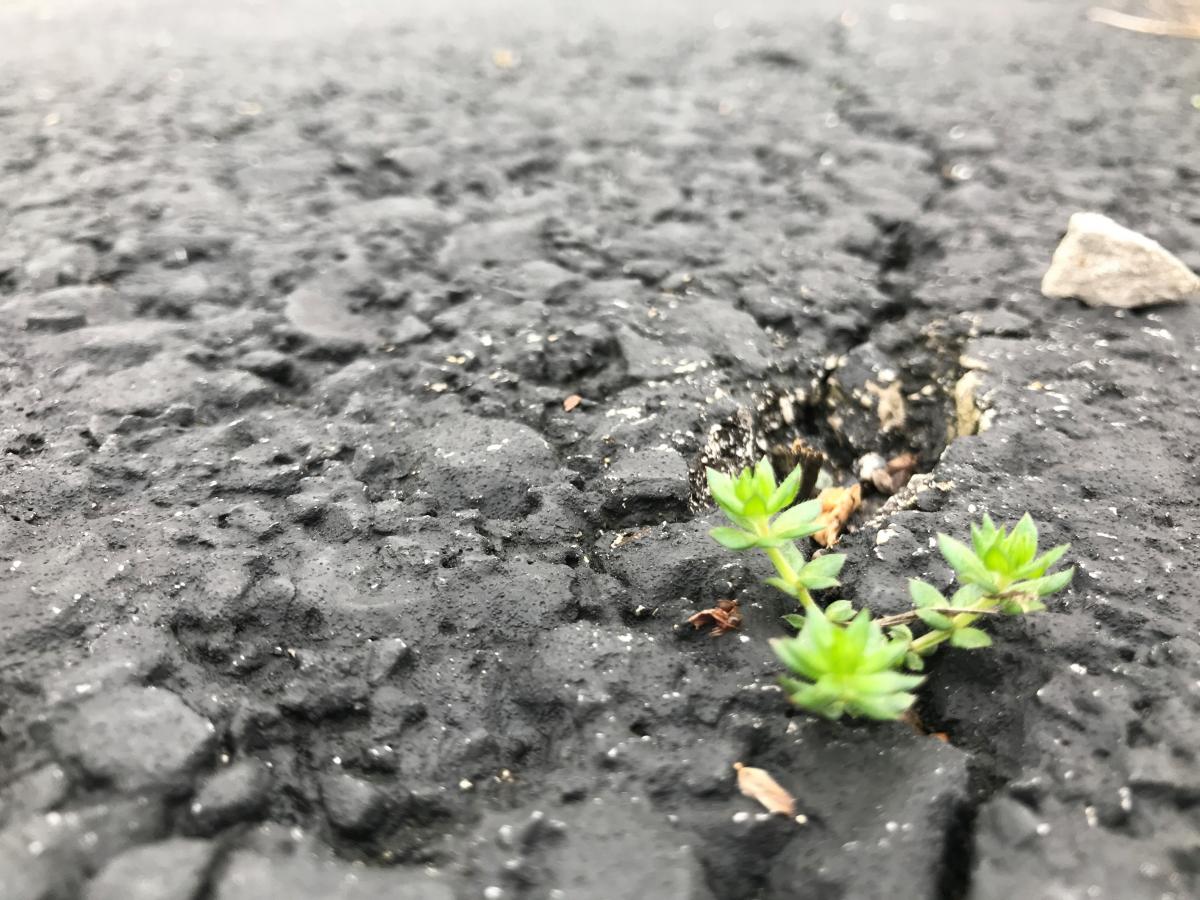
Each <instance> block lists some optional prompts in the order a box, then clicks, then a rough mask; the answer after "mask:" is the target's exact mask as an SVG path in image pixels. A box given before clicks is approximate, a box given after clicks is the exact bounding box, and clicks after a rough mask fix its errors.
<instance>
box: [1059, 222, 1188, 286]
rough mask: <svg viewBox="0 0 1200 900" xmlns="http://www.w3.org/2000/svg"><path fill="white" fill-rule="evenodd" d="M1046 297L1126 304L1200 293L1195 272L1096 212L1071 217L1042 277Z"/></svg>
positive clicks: (1166, 252)
mask: <svg viewBox="0 0 1200 900" xmlns="http://www.w3.org/2000/svg"><path fill="white" fill-rule="evenodd" d="M1042 293H1043V294H1045V295H1046V296H1047V297H1057V298H1067V297H1074V298H1076V299H1079V300H1082V301H1083V302H1084V303H1086V304H1088V305H1089V306H1115V307H1119V308H1121V309H1132V308H1136V307H1139V306H1147V305H1149V304H1152V303H1163V302H1168V301H1175V300H1188V299H1194V298H1196V297H1198V296H1200V277H1197V276H1196V274H1195V273H1194V272H1192V270H1191V269H1189V268H1188V267H1187V266H1186V265H1184V264H1183V262H1182V261H1180V260H1179V258H1178V257H1176V256H1175V255H1174V254H1172V253H1170V252H1169V251H1168V250H1166V249H1164V248H1163V247H1162V246H1161V245H1160V244H1159V243H1158V242H1156V241H1152V240H1151V239H1150V238H1148V237H1146V236H1145V235H1143V234H1139V233H1138V232H1136V231H1131V230H1130V229H1128V228H1125V227H1123V226H1121V225H1118V224H1117V223H1116V222H1114V221H1113V220H1112V219H1110V218H1108V217H1107V216H1102V215H1100V214H1099V213H1088V212H1080V213H1075V214H1074V215H1073V216H1071V220H1070V222H1069V224H1068V225H1067V234H1066V236H1065V237H1064V238H1063V239H1062V243H1060V244H1059V245H1058V249H1057V250H1055V251H1054V259H1053V260H1052V261H1051V263H1050V268H1049V270H1048V271H1047V272H1046V274H1045V276H1044V277H1043V278H1042Z"/></svg>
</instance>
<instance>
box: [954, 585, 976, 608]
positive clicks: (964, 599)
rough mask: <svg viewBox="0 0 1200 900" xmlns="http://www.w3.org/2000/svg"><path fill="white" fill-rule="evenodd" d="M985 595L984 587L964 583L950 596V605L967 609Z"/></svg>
mask: <svg viewBox="0 0 1200 900" xmlns="http://www.w3.org/2000/svg"><path fill="white" fill-rule="evenodd" d="M983 595H984V591H983V588H981V587H980V586H979V585H977V584H964V585H963V586H962V587H960V588H959V589H958V590H957V591H955V592H954V596H953V597H951V598H950V605H951V606H952V607H953V608H954V609H967V608H968V607H971V606H974V605H975V604H976V603H978V602H979V599H980V598H981V597H983Z"/></svg>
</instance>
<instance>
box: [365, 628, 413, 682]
mask: <svg viewBox="0 0 1200 900" xmlns="http://www.w3.org/2000/svg"><path fill="white" fill-rule="evenodd" d="M411 652H412V651H411V650H409V647H408V644H406V643H405V642H404V641H402V640H401V639H400V638H387V639H386V640H382V641H372V642H371V656H370V660H369V661H368V663H367V683H368V684H371V685H376V684H379V683H380V682H382V681H384V680H385V679H387V677H388V676H389V675H391V674H392V673H393V672H395V671H396V669H397V668H398V667H399V665H400V664H401V663H402V662H404V660H406V659H408V657H409V655H410V654H411Z"/></svg>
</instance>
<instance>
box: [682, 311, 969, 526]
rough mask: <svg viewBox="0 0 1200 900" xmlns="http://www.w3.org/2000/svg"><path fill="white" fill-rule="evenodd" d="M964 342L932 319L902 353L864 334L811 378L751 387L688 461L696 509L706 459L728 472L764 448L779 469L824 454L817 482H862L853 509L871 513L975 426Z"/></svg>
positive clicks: (704, 494)
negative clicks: (858, 504)
mask: <svg viewBox="0 0 1200 900" xmlns="http://www.w3.org/2000/svg"><path fill="white" fill-rule="evenodd" d="M961 346H962V342H961V338H959V337H958V336H952V335H947V334H945V333H943V332H942V331H941V330H940V329H939V328H938V327H937V326H936V325H934V326H930V327H929V328H927V329H926V330H925V331H924V332H923V334H922V336H921V339H920V342H919V346H918V348H916V349H914V350H913V351H911V352H909V353H907V354H904V356H903V360H902V361H901V360H898V359H897V356H899V354H896V353H887V352H884V351H883V350H881V349H879V348H878V347H877V346H876V345H875V344H873V343H871V342H866V343H863V344H859V345H858V346H856V347H854V348H852V349H851V350H849V351H848V352H847V353H845V354H844V355H841V356H835V357H830V358H829V359H827V360H826V361H825V363H824V365H823V369H822V371H821V373H820V374H819V376H817V377H815V378H813V380H812V381H811V382H810V383H809V384H807V385H804V386H800V387H790V388H788V387H779V386H770V387H767V388H765V389H764V390H762V391H761V392H759V393H757V394H755V395H753V397H752V401H751V404H750V405H749V406H747V407H743V408H742V409H740V410H739V411H738V412H737V413H736V414H735V415H733V416H732V417H730V418H728V419H726V420H724V421H722V422H719V423H717V424H715V425H713V426H712V427H711V428H710V429H709V431H708V434H707V436H706V439H705V442H704V444H703V445H702V447H701V449H700V452H699V454H698V455H697V457H696V459H695V461H694V463H693V465H692V468H691V473H690V474H691V503H692V507H693V509H694V510H697V511H698V510H700V509H704V508H707V507H709V506H710V505H711V503H712V501H711V498H710V497H709V495H708V488H707V485H706V484H705V479H704V469H705V467H708V466H711V467H713V468H716V469H720V470H722V471H725V472H730V473H732V472H735V471H737V470H740V469H741V468H743V467H744V466H748V465H752V464H754V463H755V462H756V461H757V460H759V459H761V458H762V456H763V455H764V454H765V455H767V456H769V457H770V458H771V460H772V462H773V463H774V466H775V470H776V474H777V475H778V476H779V477H780V478H782V477H784V476H786V475H787V474H788V473H789V472H790V471H791V470H792V469H793V468H794V467H795V466H796V465H798V464H800V463H802V462H804V461H805V460H806V459H811V458H812V456H813V455H815V454H819V455H820V457H821V459H820V477H819V480H818V481H817V482H816V484H814V488H816V489H819V488H822V487H828V486H849V485H851V484H854V483H856V482H857V483H861V484H862V500H863V506H862V510H861V512H860V513H859V514H858V516H856V517H855V518H856V520H858V521H864V520H866V519H868V518H870V517H871V515H872V514H873V513H874V512H875V511H876V510H877V509H878V508H879V507H880V506H882V505H883V503H884V502H885V501H886V500H887V498H888V497H889V496H891V495H892V494H894V493H895V492H896V491H898V490H899V489H901V488H902V487H903V486H904V485H905V483H907V481H908V480H909V478H911V476H912V475H915V474H919V473H924V472H928V471H930V470H931V469H932V468H933V466H934V465H935V464H936V463H937V461H938V459H939V457H940V456H941V454H942V451H943V450H945V448H946V446H947V444H949V443H950V441H952V440H954V439H955V438H956V437H959V436H960V435H962V434H971V433H974V431H975V430H976V429H977V428H978V424H979V410H978V409H977V407H976V403H977V399H976V398H975V395H974V394H975V390H976V388H977V384H978V378H977V375H976V374H975V373H974V372H971V371H970V370H969V369H968V367H967V366H966V365H964V361H963V360H961V359H960V357H959V350H960V348H961Z"/></svg>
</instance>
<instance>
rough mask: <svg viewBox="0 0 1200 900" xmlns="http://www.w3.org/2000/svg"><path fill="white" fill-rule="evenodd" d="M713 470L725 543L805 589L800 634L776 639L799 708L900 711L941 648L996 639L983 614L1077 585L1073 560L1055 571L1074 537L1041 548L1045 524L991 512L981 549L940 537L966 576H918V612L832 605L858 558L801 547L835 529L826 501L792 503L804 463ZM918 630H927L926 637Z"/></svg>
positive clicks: (832, 713) (793, 619) (777, 579)
mask: <svg viewBox="0 0 1200 900" xmlns="http://www.w3.org/2000/svg"><path fill="white" fill-rule="evenodd" d="M706 474H707V476H708V487H709V491H710V492H711V493H712V496H713V499H714V500H716V502H717V505H718V506H719V507H720V508H721V510H722V512H724V513H725V515H726V516H727V517H728V518H729V520H730V522H731V523H732V524H733V526H734V527H732V528H714V529H713V530H712V531H711V532H710V533H711V534H712V537H713V539H714V540H716V541H717V542H718V543H719V544H721V545H722V546H724V547H728V548H729V549H731V550H748V549H750V548H753V547H757V548H759V549H761V550H762V551H763V552H764V553H765V554H766V556H767V558H768V559H770V560H771V563H772V564H773V565H774V566H775V571H776V575H775V576H774V577H772V578H768V579H767V583H768V584H771V585H773V586H775V587H777V588H779V589H780V590H782V591H783V592H784V593H786V594H788V595H790V596H792V597H795V598H796V599H797V600H799V601H800V604H801V606H802V608H803V610H804V614H803V615H788V616H785V617H784V618H785V619H786V620H787V622H788V623H789V624H790V625H792V626H793V627H795V628H797V629H799V634H797V635H796V636H795V637H791V638H777V639H775V640H773V641H772V642H771V646H772V649H773V650H774V651H775V655H776V656H778V657H779V659H780V660H781V661H782V662H783V663H784V665H786V666H787V667H788V669H789V670H790V671H791V672H792V675H793V676H795V677H792V676H784V677H783V678H782V679H781V684H782V685H783V688H784V690H785V691H787V694H788V696H789V698H790V699H791V701H792V702H793V703H795V704H796V705H797V706H799V707H801V708H803V709H806V710H808V711H809V712H812V713H816V714H817V715H821V716H825V717H827V718H830V719H837V718H840V717H841V716H842V715H843V714H849V715H852V716H862V717H866V718H871V719H896V718H899V717H900V716H902V715H903V714H904V713H905V712H906V711H907V710H908V708H909V707H910V706H912V704H913V701H914V700H915V699H916V697H915V695H914V694H913V693H912V690H913V689H914V688H916V687H917V686H918V685H919V684H921V682H922V680H923V679H922V677H921V676H920V675H915V674H912V673H914V672H921V671H923V670H924V668H925V658H926V657H927V656H929V655H930V654H931V653H933V652H934V651H935V650H936V649H937V648H938V646H940V645H941V644H943V643H949V644H950V646H952V647H958V648H960V649H964V650H974V649H978V648H981V647H988V646H991V643H992V639H991V637H990V636H989V635H988V634H987V632H985V631H984V630H983V629H981V628H978V627H976V623H977V622H979V621H980V620H981V619H983V618H985V617H988V616H995V615H1021V614H1023V613H1031V612H1038V611H1040V610H1044V609H1045V608H1046V607H1045V604H1044V603H1043V602H1042V598H1043V597H1047V596H1049V595H1050V594H1054V593H1056V592H1058V591H1060V590H1062V589H1063V588H1065V587H1066V586H1067V585H1068V584H1069V583H1070V581H1071V577H1072V576H1073V575H1074V573H1075V570H1074V569H1073V568H1069V569H1064V570H1061V571H1059V572H1053V573H1050V572H1049V570H1050V569H1051V568H1052V567H1053V566H1054V565H1055V564H1056V563H1057V562H1058V561H1059V560H1060V559H1061V558H1062V556H1063V554H1064V553H1066V552H1067V549H1068V547H1069V545H1067V544H1062V545H1060V546H1058V547H1054V548H1053V549H1051V550H1048V551H1046V552H1045V553H1043V554H1041V555H1040V556H1039V555H1038V532H1037V526H1036V525H1035V524H1034V522H1033V519H1031V518H1030V517H1029V515H1028V513H1027V514H1025V515H1024V516H1023V517H1022V518H1021V520H1020V521H1019V522H1017V523H1016V525H1014V526H1013V527H1012V528H1011V530H1010V529H1007V528H1004V527H1002V526H1000V527H998V526H997V525H996V524H995V523H994V522H993V521H992V519H991V517H990V516H987V515H985V516H984V517H983V521H982V522H981V523H980V524H978V525H972V526H971V545H970V546H968V545H966V544H964V543H962V542H961V541H957V540H955V539H954V538H952V537H949V536H947V535H944V534H939V535H938V548H939V549H940V550H941V553H942V556H943V557H945V559H946V562H947V563H949V565H950V568H951V569H953V570H954V573H955V575H956V577H957V579H958V581H959V582H960V587H959V588H958V589H957V590H956V591H955V592H954V593H953V595H952V596H950V597H946V596H945V595H944V594H942V592H941V591H939V590H938V589H937V588H935V587H934V586H933V585H931V584H929V583H928V582H925V581H921V580H920V579H916V578H914V579H911V580H910V581H909V583H908V590H909V595H910V597H911V598H912V603H913V608H912V609H911V610H908V611H906V612H902V613H899V614H898V615H892V616H883V617H880V618H873V617H872V616H871V614H870V613H869V612H868V611H867V610H865V609H864V610H859V611H858V612H857V613H856V612H855V611H854V609H853V608H852V607H851V605H850V603H849V602H848V601H845V600H838V601H835V602H833V603H830V604H829V605H828V606H827V607H825V608H824V609H821V607H819V606H818V605H817V602H816V601H815V600H814V599H813V597H812V591H816V590H822V589H825V588H831V587H836V586H838V584H839V583H840V582H839V581H838V579H837V576H838V575H839V573H840V572H841V570H842V566H843V565H844V564H845V562H846V557H845V556H844V555H843V554H840V553H827V554H825V555H823V556H818V557H816V558H815V559H806V558H805V556H804V554H803V553H802V552H801V550H800V549H799V548H798V547H797V546H796V544H795V543H794V541H796V540H797V539H798V538H802V537H805V536H807V535H810V534H814V533H816V532H817V531H819V530H821V528H822V527H824V525H823V523H822V522H819V521H818V518H817V517H818V515H819V514H820V505H819V504H818V503H817V502H816V501H807V502H803V503H799V504H797V505H795V506H793V505H792V503H793V501H795V499H796V496H797V494H798V493H799V490H800V482H801V469H800V468H797V469H796V470H795V471H793V472H792V473H791V474H790V475H789V476H788V477H787V478H786V479H784V481H783V482H782V483H781V484H776V479H775V472H774V470H773V469H772V467H771V463H770V461H769V460H767V459H765V458H764V459H762V460H760V461H759V462H758V464H757V465H755V466H754V467H753V468H747V469H744V470H743V471H742V472H741V474H740V475H739V476H738V477H737V478H736V479H735V478H732V477H730V476H728V475H725V474H722V473H721V472H717V471H715V470H713V469H708V470H707V473H706ZM1048 573H1049V574H1048ZM911 626H918V627H919V626H924V629H925V631H924V633H923V634H921V635H919V636H917V635H914V634H913V631H912V627H911Z"/></svg>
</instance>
